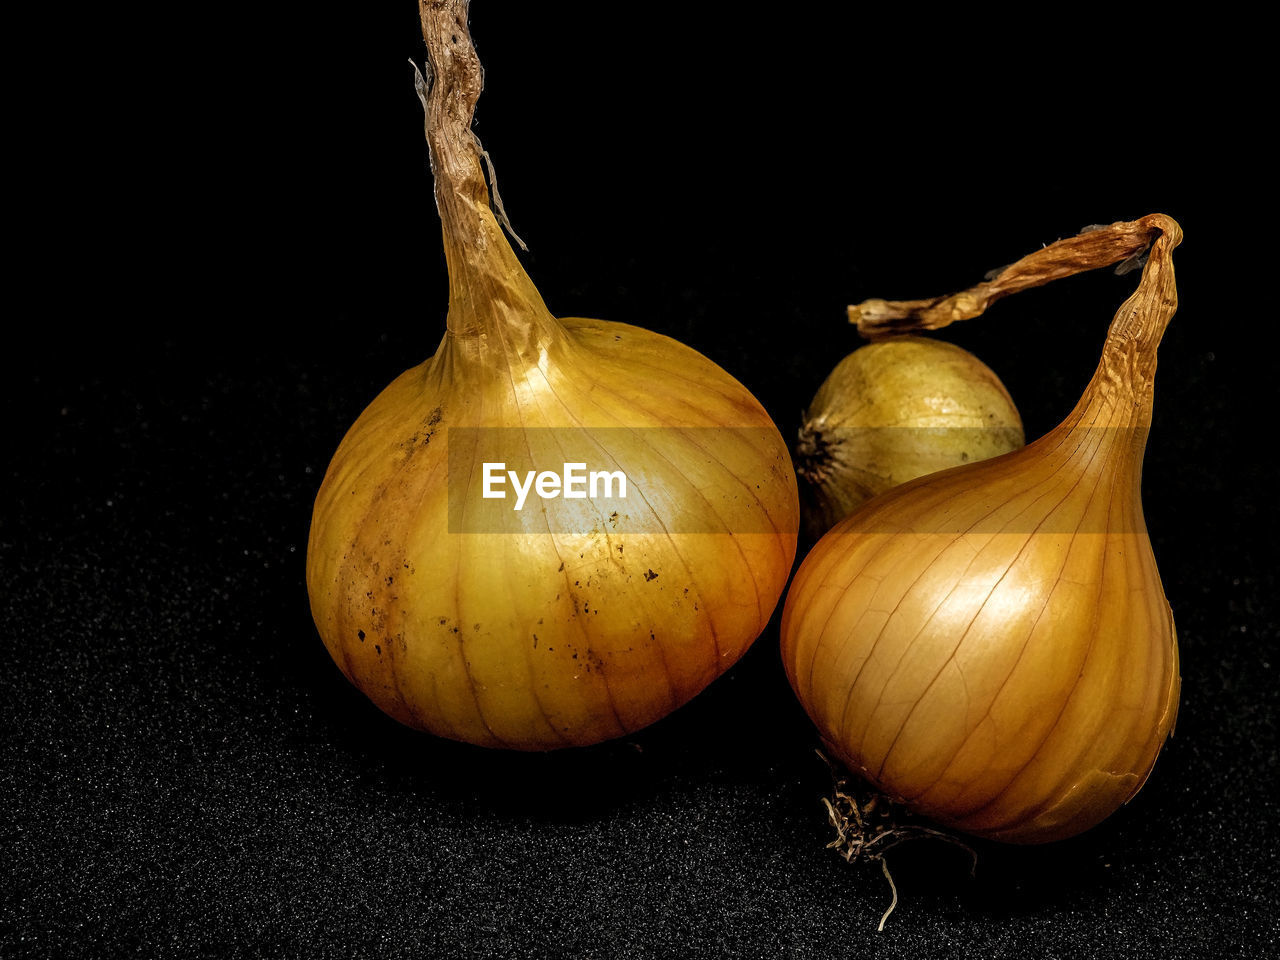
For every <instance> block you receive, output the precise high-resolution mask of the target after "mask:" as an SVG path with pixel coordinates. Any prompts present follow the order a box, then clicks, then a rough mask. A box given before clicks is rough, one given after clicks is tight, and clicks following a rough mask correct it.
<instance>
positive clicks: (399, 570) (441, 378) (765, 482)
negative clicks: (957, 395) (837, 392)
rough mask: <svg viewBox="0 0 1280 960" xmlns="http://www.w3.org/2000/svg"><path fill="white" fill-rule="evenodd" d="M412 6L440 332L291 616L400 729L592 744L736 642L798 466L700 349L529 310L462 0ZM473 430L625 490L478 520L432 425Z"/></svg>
mask: <svg viewBox="0 0 1280 960" xmlns="http://www.w3.org/2000/svg"><path fill="white" fill-rule="evenodd" d="M420 9H421V15H422V24H423V35H424V37H425V38H426V41H427V48H428V53H429V63H430V67H431V71H432V74H433V81H432V82H431V83H430V85H429V90H428V89H423V90H422V92H423V93H424V105H425V106H426V109H427V139H428V143H429V146H430V149H431V158H432V168H433V170H434V172H435V175H436V200H437V206H438V208H439V211H440V214H441V218H442V220H443V222H444V246H445V253H446V257H447V261H448V267H449V280H450V289H449V313H448V323H447V326H448V332H447V333H446V334H445V337H444V340H443V341H442V343H441V344H440V347H439V349H438V350H437V351H436V354H435V356H434V357H432V358H431V359H430V360H428V361H427V362H425V363H423V364H421V365H420V366H417V367H414V368H412V369H410V370H408V371H406V372H405V373H404V374H403V375H401V376H400V377H399V378H398V379H396V380H395V381H394V382H393V383H392V384H391V385H390V386H389V387H387V388H386V389H385V390H384V391H383V392H382V393H381V394H380V395H379V396H378V397H377V398H376V399H375V400H374V401H373V402H372V403H371V404H370V405H369V407H368V409H367V410H365V411H364V413H363V414H361V416H360V418H359V419H358V420H357V421H356V423H355V425H354V426H352V428H351V430H350V431H349V432H348V434H347V435H346V437H345V439H344V440H343V441H342V444H341V446H340V447H339V449H338V452H337V454H336V455H335V456H334V458H333V462H332V463H331V464H330V466H329V470H328V472H327V474H326V475H325V478H324V482H323V484H322V486H321V488H320V492H319V495H318V496H317V498H316V504H315V511H314V515H313V519H312V526H311V537H310V542H309V545H308V552H307V586H308V591H309V593H310V597H311V609H312V613H313V615H314V618H315V622H316V625H317V627H318V629H319V632H320V635H321V637H322V638H323V640H324V643H325V645H326V647H327V648H328V649H329V652H330V653H331V654H332V656H333V658H334V660H335V661H336V662H337V664H338V666H339V667H341V668H342V670H343V672H344V673H345V674H346V675H347V677H348V678H349V679H350V680H351V681H352V683H354V684H355V685H356V686H357V687H359V688H360V689H361V690H362V691H364V692H365V693H366V694H367V695H368V696H369V697H370V698H371V699H372V700H373V701H374V702H375V703H376V704H377V705H378V706H379V707H381V708H382V709H383V710H384V711H386V712H387V713H389V714H390V715H391V716H393V717H395V718H396V719H398V720H401V721H403V722H404V723H406V724H409V725H412V726H415V727H419V728H421V729H424V730H429V731H431V732H433V733H436V734H439V735H441V736H445V737H451V738H454V739H458V740H464V741H468V742H471V743H476V744H483V745H486V746H498V747H512V748H520V749H530V750H536V749H549V748H555V747H562V746H567V745H578V744H590V743H594V742H597V741H601V740H605V739H608V738H611V737H616V736H620V735H622V734H625V733H628V732H630V731H634V730H636V729H638V728H640V727H643V726H645V725H646V724H649V723H652V722H653V721H655V720H657V719H659V718H660V717H662V716H664V715H665V714H667V713H669V712H670V711H672V710H673V709H675V708H676V707H677V706H679V705H680V704H682V703H684V702H685V701H687V700H689V699H690V698H691V697H693V696H694V695H695V694H697V693H698V692H699V691H700V690H702V689H703V688H704V687H706V685H707V684H708V683H710V682H711V681H712V680H713V679H715V678H716V677H717V676H719V675H720V674H721V673H723V672H724V671H725V670H726V669H727V668H728V667H729V666H730V665H732V664H733V663H734V662H735V661H736V660H737V659H738V658H739V657H740V656H741V655H742V653H743V652H744V651H745V650H746V649H747V647H748V646H749V645H750V644H751V642H752V641H753V640H754V639H755V638H756V637H757V636H758V635H759V633H760V632H761V630H762V629H763V628H764V626H765V624H766V623H767V622H768V620H769V617H770V615H771V613H772V611H773V609H774V607H775V606H776V604H777V601H778V598H779V597H780V595H781V593H782V589H783V587H784V586H785V584H786V579H787V576H788V574H789V573H790V570H791V565H792V561H793V560H794V557H795V549H796V533H797V528H798V510H799V506H798V500H797V493H796V487H795V479H794V476H793V472H792V468H791V462H790V458H789V457H788V454H787V449H786V444H785V442H784V441H783V439H782V437H781V435H780V434H779V433H778V431H777V429H776V427H775V426H774V425H773V422H772V421H771V420H770V419H769V416H768V415H767V414H766V413H765V411H764V409H763V408H762V407H761V406H760V404H759V403H758V402H757V401H756V400H755V398H754V397H753V396H752V395H751V394H750V393H749V392H748V391H747V389H746V388H745V387H743V386H742V385H741V384H740V383H738V382H737V381H736V380H735V379H734V378H733V377H731V376H730V375H729V374H727V373H725V372H724V371H723V370H722V369H720V368H719V367H718V366H716V365H715V364H714V363H712V362H711V361H710V360H708V359H707V358H706V357H704V356H702V355H701V354H699V353H697V352H696V351H694V350H692V349H690V348H689V347H686V346H683V345H682V344H680V343H677V342H676V341H674V340H671V339H669V338H667V337H664V336H660V335H658V334H654V333H650V332H647V331H645V330H642V329H640V328H637V327H634V326H628V325H626V324H617V323H605V322H603V321H598V320H581V319H568V320H557V319H555V318H554V317H552V316H551V314H550V313H549V312H548V310H547V308H546V307H545V305H544V304H543V302H542V298H541V297H540V296H539V294H538V291H537V290H536V289H535V288H534V286H533V284H532V282H531V281H530V279H529V277H528V276H527V275H526V274H525V272H524V270H523V268H522V267H521V265H520V263H519V261H518V260H517V259H516V256H515V254H514V253H513V251H512V250H511V247H510V246H509V245H508V243H507V241H506V239H505V237H504V236H503V234H502V231H501V229H500V228H499V226H498V222H497V220H496V219H495V217H494V214H493V213H492V212H491V210H490V208H489V203H488V199H489V198H488V191H487V188H486V184H485V179H484V173H483V170H482V167H481V156H482V151H481V150H480V147H479V143H478V141H477V140H476V139H475V137H474V135H473V134H472V132H471V126H470V124H471V117H472V113H473V110H474V107H475V102H476V98H477V97H478V95H479V92H480V79H481V73H480V65H479V62H478V60H477V59H476V56H475V51H474V48H473V47H472V45H471V41H470V36H469V34H468V30H467V4H466V3H465V2H462V0H449V2H426V0H424V2H422V4H421V8H420ZM423 87H424V88H426V87H427V84H426V83H424V84H423ZM485 430H491V431H495V430H496V431H500V430H506V431H510V432H513V433H515V434H517V435H518V437H519V440H518V441H517V442H516V445H517V446H520V447H521V448H524V449H527V450H528V451H529V453H530V454H531V455H534V456H542V455H546V456H548V457H549V456H551V455H552V454H556V453H558V452H565V453H568V452H569V451H561V450H560V449H559V446H558V445H568V446H572V447H573V448H574V450H573V451H572V455H571V456H566V457H565V459H575V458H576V456H577V455H578V453H580V451H582V450H587V451H594V453H595V454H596V455H597V456H598V457H599V458H600V460H601V462H602V463H604V464H605V465H606V466H608V468H609V469H610V470H615V469H616V470H621V471H622V472H623V473H624V474H625V476H626V477H627V478H628V479H629V481H630V483H631V490H630V494H629V497H628V503H629V506H628V507H627V508H626V509H625V510H624V511H621V512H620V511H619V510H618V508H617V507H616V505H615V502H614V501H611V500H606V499H603V498H600V499H596V498H592V499H588V500H585V501H580V502H579V504H578V506H579V510H578V514H579V515H580V516H581V517H583V518H584V523H583V525H582V526H581V527H574V526H572V525H570V526H565V525H563V524H560V523H557V522H556V520H555V518H554V517H553V516H552V514H550V513H549V512H548V511H547V510H546V509H545V504H538V503H533V502H530V503H529V504H528V505H526V506H525V507H524V509H523V511H522V512H520V513H515V512H511V513H508V514H506V515H505V520H504V521H503V523H502V524H501V525H498V526H495V525H493V524H492V523H490V522H489V521H487V520H484V519H483V518H484V517H485V516H490V514H486V513H485V512H484V508H486V507H489V506H492V503H491V502H489V503H485V502H482V501H481V500H480V490H479V486H478V484H472V483H469V482H468V481H469V477H468V473H469V472H470V471H478V470H479V468H480V464H479V463H478V462H476V459H475V458H476V455H475V454H474V452H473V453H470V454H467V455H466V456H465V457H463V458H462V459H459V453H458V448H457V444H456V443H454V442H453V441H451V436H452V437H454V438H458V437H465V438H468V441H469V442H471V443H472V444H473V446H474V444H475V437H476V435H477V432H480V431H485ZM485 436H488V435H487V434H486V435H485ZM503 443H505V444H507V446H506V449H511V441H510V437H508V438H507V440H505V441H503ZM451 446H453V447H454V451H453V456H452V457H451V455H450V452H449V451H450V447H451ZM483 446H484V443H483V442H481V443H480V447H481V448H483ZM501 446H502V444H499V447H501ZM542 465H543V466H550V465H551V464H550V463H549V461H546V460H544V461H543V462H542Z"/></svg>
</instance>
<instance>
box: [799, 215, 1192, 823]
mask: <svg viewBox="0 0 1280 960" xmlns="http://www.w3.org/2000/svg"><path fill="white" fill-rule="evenodd" d="M1148 219H1149V220H1150V221H1151V223H1150V224H1149V229H1150V230H1154V231H1155V232H1157V233H1158V234H1159V236H1158V238H1157V239H1156V241H1155V245H1154V247H1153V251H1152V254H1151V258H1150V260H1149V262H1148V264H1147V267H1146V270H1145V272H1144V276H1143V281H1142V285H1141V286H1140V288H1139V291H1138V292H1137V293H1136V294H1135V295H1134V297H1132V298H1130V300H1129V301H1128V302H1127V303H1126V304H1125V305H1124V306H1123V307H1121V310H1120V311H1119V312H1118V313H1117V315H1116V319H1115V321H1113V324H1112V327H1111V330H1110V332H1109V334H1108V339H1107V344H1106V346H1105V348H1104V351H1103V357H1102V361H1101V363H1100V364H1099V368H1098V371H1097V373H1096V374H1095V375H1094V378H1093V380H1092V381H1091V382H1090V384H1089V387H1088V388H1087V390H1086V391H1085V394H1084V396H1083V397H1082V399H1081V401H1080V403H1079V404H1078V405H1077V406H1076V408H1075V410H1074V411H1073V412H1072V414H1071V415H1070V416H1069V417H1068V418H1067V419H1066V420H1065V421H1064V422H1063V423H1062V424H1061V425H1060V426H1058V427H1057V428H1055V429H1054V430H1053V431H1051V432H1050V433H1049V434H1047V435H1046V436H1044V437H1043V438H1041V439H1040V440H1038V441H1036V442H1035V443H1032V444H1030V445H1029V446H1027V447H1024V448H1023V449H1021V450H1017V451H1014V452H1012V453H1009V454H1006V455H1004V456H1001V457H997V458H995V459H992V460H987V461H984V462H981V463H977V464H973V465H968V466H962V467H957V468H954V469H951V470H947V471H944V472H941V473H937V474H933V475H931V476H927V477H923V478H920V479H918V480H914V481H911V482H910V483H907V484H904V485H903V486H900V487H897V488H895V489H893V490H891V491H889V492H888V493H886V494H884V495H882V496H880V497H877V498H875V499H873V500H871V501H870V502H869V503H868V504H867V505H866V506H865V507H863V508H862V509H861V510H859V511H858V512H856V513H854V514H853V515H852V516H850V517H848V518H847V519H846V520H844V521H842V522H841V523H840V524H838V525H837V526H836V527H835V528H834V529H832V531H831V532H830V533H828V534H827V535H826V536H825V537H824V538H823V539H822V540H821V541H820V542H819V543H818V544H817V546H816V547H815V548H814V549H813V551H812V552H811V553H810V554H809V555H808V557H807V558H806V559H805V561H804V563H803V564H802V565H801V567H800V570H799V571H798V572H797V574H796V577H795V579H794V581H793V582H792V585H791V588H790V590H789V593H788V597H787V602H786V607H785V610H784V613H783V620H782V644H781V649H782V657H783V662H784V664H785V667H786V671H787V676H788V679H789V680H790V682H791V685H792V687H793V689H794V690H795V692H796V695H797V696H798V697H799V699H800V701H801V703H802V704H803V705H804V707H805V709H806V711H807V712H808V714H809V716H810V717H811V718H812V719H813V721H814V723H815V724H816V725H817V727H818V730H819V732H820V734H821V736H822V738H823V740H824V742H825V743H826V744H827V747H828V749H830V750H831V751H832V753H834V754H835V756H837V757H838V758H839V759H840V760H841V761H842V762H843V763H845V764H846V765H847V766H848V767H849V768H850V769H851V770H853V771H855V772H858V773H860V774H861V775H863V776H864V777H865V778H866V779H868V780H869V781H870V782H871V783H872V784H873V785H874V786H876V787H877V788H878V789H879V790H881V791H882V792H884V793H885V794H887V795H888V796H890V797H892V798H894V799H896V800H899V801H901V802H902V803H904V804H906V805H907V806H908V807H909V808H910V809H912V810H913V811H915V812H917V813H920V814H923V815H925V816H928V817H931V818H933V819H934V820H936V821H938V822H940V823H942V824H944V825H946V826H949V827H952V828H955V829H957V830H961V831H964V832H967V833H971V834H974V835H978V836H983V837H989V838H992V839H997V840H1002V841H1009V842H1016V843H1043V842H1048V841H1053V840H1060V839H1064V838H1066V837H1070V836H1073V835H1075V834H1077V833H1080V832H1081V831H1084V830H1086V829H1088V828H1090V827H1092V826H1093V825H1095V824H1097V823H1098V822H1100V821H1101V820H1103V819H1104V818H1105V817H1107V816H1108V815H1109V814H1111V813H1112V812H1113V811H1114V810H1116V809H1117V808H1118V807H1119V806H1121V805H1122V804H1123V803H1125V802H1127V801H1128V800H1129V799H1130V798H1131V797H1132V796H1133V795H1134V794H1135V793H1136V792H1137V791H1138V789H1139V788H1140V787H1141V786H1142V784H1143V783H1144V782H1145V780H1146V778H1147V776H1148V775H1149V773H1150V771H1151V769H1152V766H1153V765H1154V763H1155V760H1156V756H1157V754H1158V753H1159V752H1160V749H1161V747H1162V745H1163V743H1164V741H1165V739H1166V738H1167V737H1168V736H1169V735H1170V734H1171V732H1172V730H1173V725H1174V720H1175V717H1176V714H1177V706H1178V695H1179V686H1180V682H1179V673H1178V653H1177V640H1176V634H1175V630H1174V624H1173V616H1172V612H1171V610H1170V608H1169V604H1168V601H1167V600H1166V598H1165V594H1164V589H1163V586H1162V584H1161V581H1160V577H1159V573H1158V571H1157V569H1156V563H1155V558H1154V555H1153V554H1152V551H1151V542H1150V538H1149V536H1148V535H1147V532H1146V527H1145V524H1144V520H1143V515H1142V502H1141V492H1140V491H1141V468H1142V455H1143V451H1144V448H1145V444H1146V437H1147V432H1148V429H1149V424H1150V413H1151V405H1152V384H1153V381H1154V372H1155V350H1156V345H1157V344H1158V342H1159V338H1160V335H1161V334H1162V333H1163V331H1164V328H1165V326H1166V325H1167V323H1168V319H1169V318H1170V317H1171V316H1172V315H1173V312H1174V310H1175V309H1176V303H1177V297H1176V289H1175V287H1174V282H1173V269H1172V263H1171V260H1170V257H1169V254H1170V252H1171V250H1172V248H1173V247H1174V246H1176V245H1177V243H1178V241H1179V240H1180V238H1181V231H1180V230H1179V229H1178V227H1177V224H1176V223H1174V222H1173V221H1172V220H1169V219H1168V218H1166V217H1159V216H1156V217H1152V218H1148Z"/></svg>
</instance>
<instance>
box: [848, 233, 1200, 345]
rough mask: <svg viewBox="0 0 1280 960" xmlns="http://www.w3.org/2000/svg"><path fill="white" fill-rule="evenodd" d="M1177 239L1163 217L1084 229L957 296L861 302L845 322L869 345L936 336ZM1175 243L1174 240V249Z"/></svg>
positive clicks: (1123, 265)
mask: <svg viewBox="0 0 1280 960" xmlns="http://www.w3.org/2000/svg"><path fill="white" fill-rule="evenodd" d="M1162 235H1164V236H1170V235H1172V236H1174V237H1175V238H1180V237H1181V231H1179V230H1178V229H1177V224H1175V223H1174V222H1173V221H1172V220H1170V219H1169V218H1168V217H1166V216H1164V215H1163V214H1158V213H1154V214H1151V215H1149V216H1146V217H1142V218H1140V219H1138V220H1131V221H1122V222H1119V223H1113V224H1111V225H1109V226H1092V227H1086V228H1085V229H1084V230H1082V231H1081V232H1080V233H1079V234H1078V235H1077V236H1074V237H1068V238H1067V239H1065V240H1058V241H1057V242H1055V243H1051V244H1049V245H1048V246H1047V247H1044V248H1042V249H1040V250H1037V251H1036V252H1035V253H1032V254H1028V255H1027V256H1025V257H1023V258H1022V259H1021V260H1018V261H1017V262H1016V263H1011V264H1009V266H1007V267H1004V268H1002V269H999V270H994V271H992V274H989V275H988V277H989V279H987V280H984V281H983V282H982V283H979V284H977V285H976V286H972V287H970V288H969V289H967V290H961V291H960V292H959V293H953V294H949V295H947V296H943V297H932V298H930V299H927V300H879V299H872V300H864V301H863V302H862V303H858V304H854V305H853V306H851V307H849V322H850V323H852V324H854V325H855V326H857V328H858V332H859V333H860V334H862V335H863V336H864V337H866V338H867V339H869V340H879V339H881V338H884V337H890V336H895V335H897V334H902V333H911V332H912V331H916V330H938V329H940V328H942V327H945V326H949V325H950V324H953V323H955V322H956V321H957V320H970V319H972V318H974V317H977V316H980V315H982V314H983V313H984V312H985V311H986V310H987V308H988V307H990V306H991V304H993V303H995V302H996V301H997V300H999V299H1000V298H1001V297H1007V296H1008V295H1009V294H1011V293H1018V292H1019V291H1022V290H1029V289H1030V288H1032V287H1040V286H1043V285H1044V284H1046V283H1051V282H1052V281H1054V280H1060V279H1062V278H1063V277H1069V276H1072V275H1073V274H1077V273H1083V272H1084V271H1086V270H1094V269H1096V268H1098V267H1106V266H1110V265H1111V264H1113V263H1119V264H1120V266H1119V268H1118V269H1117V271H1116V272H1117V273H1127V272H1129V270H1131V269H1133V268H1134V267H1135V266H1140V265H1141V264H1142V262H1143V257H1144V256H1145V255H1146V252H1147V249H1148V247H1150V246H1151V243H1152V241H1153V240H1155V239H1156V238H1157V237H1159V236H1162ZM1176 243H1177V239H1174V240H1173V245H1176Z"/></svg>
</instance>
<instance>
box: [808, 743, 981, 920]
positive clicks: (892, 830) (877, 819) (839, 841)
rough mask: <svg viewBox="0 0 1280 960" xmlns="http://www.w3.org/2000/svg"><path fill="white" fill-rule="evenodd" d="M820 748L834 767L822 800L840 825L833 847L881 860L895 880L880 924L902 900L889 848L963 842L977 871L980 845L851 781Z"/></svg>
mask: <svg viewBox="0 0 1280 960" xmlns="http://www.w3.org/2000/svg"><path fill="white" fill-rule="evenodd" d="M816 753H817V754H818V757H819V758H820V759H821V760H822V762H823V763H825V764H826V765H827V769H828V770H830V771H831V796H830V797H823V798H822V803H823V806H825V807H826V808H827V819H828V820H829V821H830V823H831V826H833V827H835V831H836V837H835V839H834V840H832V841H831V842H830V843H828V844H827V849H828V850H835V851H836V853H838V854H840V856H842V857H843V858H844V859H845V862H846V863H854V862H856V861H859V860H866V861H876V860H878V861H879V862H880V869H881V871H883V873H884V877H885V879H886V880H887V881H889V890H890V892H891V893H892V894H893V901H892V902H891V903H890V904H889V909H887V910H886V911H885V912H884V914H883V916H881V917H880V925H879V926H878V927H877V928H876V929H877V930H881V931H882V930H884V924H885V921H886V920H888V919H889V915H890V914H891V913H893V911H894V909H895V908H896V907H897V906H898V887H897V884H895V883H894V882H893V874H891V873H890V872H889V861H888V860H887V859H886V858H885V854H887V853H888V852H889V851H890V850H892V849H893V848H894V847H896V846H898V845H899V844H902V843H906V842H907V841H908V840H924V839H934V840H942V841H944V842H946V843H950V844H953V845H954V846H957V847H960V848H961V849H962V850H965V851H966V852H968V854H969V856H970V857H972V858H973V862H972V864H971V866H970V869H969V872H970V874H971V875H972V873H973V871H974V870H976V869H977V866H978V854H977V851H975V850H974V849H973V848H972V847H971V846H969V845H968V844H967V843H965V842H964V841H963V840H961V839H959V838H958V837H955V836H952V835H951V834H949V833H946V832H945V831H942V830H938V829H936V828H934V827H929V826H926V825H925V824H923V823H921V822H919V819H918V818H917V817H915V816H914V815H913V814H911V813H910V812H909V811H908V810H907V809H906V808H905V807H903V806H902V805H901V804H898V803H895V802H894V801H893V800H891V799H890V798H889V797H887V796H885V795H884V794H882V793H877V792H876V791H875V790H873V789H872V788H871V787H870V786H868V785H867V784H865V783H862V782H861V781H853V782H851V780H850V777H849V775H848V774H847V773H846V772H845V771H844V770H843V769H841V768H840V767H839V766H838V765H837V764H835V763H833V762H832V761H831V760H830V759H829V758H828V757H827V755H826V754H825V753H823V752H822V751H821V750H818V751H816Z"/></svg>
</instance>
